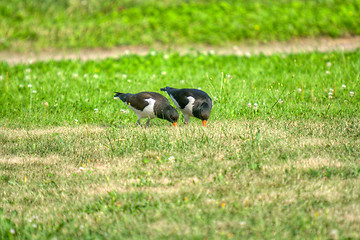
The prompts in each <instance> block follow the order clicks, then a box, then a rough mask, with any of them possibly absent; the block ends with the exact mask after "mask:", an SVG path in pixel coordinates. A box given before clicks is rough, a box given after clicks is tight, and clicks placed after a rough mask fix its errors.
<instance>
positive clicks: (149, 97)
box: [114, 92, 179, 126]
mask: <svg viewBox="0 0 360 240" xmlns="http://www.w3.org/2000/svg"><path fill="white" fill-rule="evenodd" d="M115 93H116V95H115V96H114V97H118V98H120V99H121V101H123V102H124V103H125V104H126V105H128V106H129V107H130V109H131V110H133V111H134V112H135V113H136V115H137V116H138V121H137V123H138V124H139V125H140V120H141V119H142V118H148V121H147V122H146V125H147V126H148V125H149V123H150V120H151V119H153V118H155V117H157V118H160V119H165V120H167V121H169V122H171V123H172V124H173V125H174V126H176V125H177V121H178V119H179V114H178V112H177V111H176V109H175V108H174V107H172V106H171V105H170V102H169V100H168V99H167V98H166V97H164V96H163V95H161V94H159V93H156V92H140V93H136V94H131V93H119V92H115Z"/></svg>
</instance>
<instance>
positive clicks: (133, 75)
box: [0, 51, 360, 239]
mask: <svg viewBox="0 0 360 240" xmlns="http://www.w3.org/2000/svg"><path fill="white" fill-rule="evenodd" d="M359 54H360V53H359V52H358V51H357V52H352V53H341V52H333V53H309V54H294V55H274V56H268V57H266V56H262V55H260V56H252V57H235V56H217V55H202V54H199V53H196V52H194V53H191V54H189V55H186V56H179V55H178V54H170V55H166V54H163V53H158V52H153V53H150V54H149V55H147V56H143V57H140V56H134V55H129V56H124V57H121V58H119V59H107V60H103V61H88V62H80V61H60V62H54V61H49V62H38V63H34V64H29V65H22V64H20V65H14V66H10V65H8V64H7V63H1V64H0V75H1V77H0V90H1V92H2V94H1V95H0V102H1V108H0V115H1V119H0V144H1V146H2V147H1V148H0V189H1V190H0V199H1V201H0V221H1V222H0V238H1V239H49V238H61V239H62V238H88V239H115V238H116V239H118V238H141V239H165V238H166V239H168V238H171V239H184V238H190V239H204V238H208V239H230V238H234V239H239V238H244V239H245V238H246V239H255V238H256V239H257V238H270V239H274V238H276V239H284V238H294V239H309V238H317V239H329V238H330V239H331V238H332V239H337V238H340V239H344V238H349V239H350V238H360V235H359V232H360V229H359V226H360V218H359V216H360V212H359V209H360V189H359V178H360V164H359V154H360V148H359V146H360V142H359V139H360V138H359V132H360V129H359V127H360V124H359V123H360V116H359V111H358V109H359V95H358V89H359V82H360V81H359V72H358V66H359V64H360V63H359V61H360V60H359V59H360V56H359ZM29 84H31V88H29V87H28V85H29ZM166 85H169V86H174V87H194V88H198V87H201V88H202V89H203V90H205V91H206V92H208V93H209V94H210V96H211V97H212V98H213V99H214V109H213V112H212V116H211V118H210V120H209V122H208V127H206V128H203V127H201V122H200V120H195V119H193V120H192V121H191V122H190V125H189V126H183V125H182V124H180V126H179V127H178V128H174V127H172V125H171V124H170V123H168V122H166V121H163V120H159V119H157V120H153V121H152V124H151V126H150V127H148V128H143V127H138V126H136V124H135V122H136V116H135V114H133V113H132V112H130V113H128V114H127V113H122V114H121V111H120V109H121V108H124V109H126V106H125V105H124V104H123V103H121V102H119V101H115V100H114V99H113V92H114V91H124V92H138V91H142V90H150V91H159V88H160V87H164V86H166ZM343 85H344V86H343ZM34 90H35V91H36V93H33V91H34ZM350 92H352V93H351V94H350ZM329 93H331V94H329ZM329 96H331V98H330V97H329ZM280 98H281V101H279V99H280ZM45 103H47V104H45ZM248 103H251V108H249V107H248ZM254 103H257V104H258V107H257V109H254ZM95 108H97V109H98V110H97V111H95ZM75 119H76V120H77V121H75Z"/></svg>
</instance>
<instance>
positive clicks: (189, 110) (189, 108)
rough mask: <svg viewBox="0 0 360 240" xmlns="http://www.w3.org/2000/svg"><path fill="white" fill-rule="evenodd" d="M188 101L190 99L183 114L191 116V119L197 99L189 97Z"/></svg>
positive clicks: (182, 110)
mask: <svg viewBox="0 0 360 240" xmlns="http://www.w3.org/2000/svg"><path fill="white" fill-rule="evenodd" d="M187 99H189V103H188V104H187V105H186V106H185V107H184V109H181V112H182V113H183V114H184V115H189V116H191V117H193V113H192V111H193V107H194V102H195V98H193V97H191V96H189V97H187Z"/></svg>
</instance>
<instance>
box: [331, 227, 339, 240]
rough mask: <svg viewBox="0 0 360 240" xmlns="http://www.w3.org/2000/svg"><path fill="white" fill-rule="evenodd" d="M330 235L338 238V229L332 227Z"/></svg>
mask: <svg viewBox="0 0 360 240" xmlns="http://www.w3.org/2000/svg"><path fill="white" fill-rule="evenodd" d="M330 235H331V237H332V239H339V231H338V230H337V229H332V230H331V232H330Z"/></svg>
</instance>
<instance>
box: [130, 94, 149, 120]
mask: <svg viewBox="0 0 360 240" xmlns="http://www.w3.org/2000/svg"><path fill="white" fill-rule="evenodd" d="M145 101H147V102H148V103H149V105H147V106H146V107H145V108H144V109H143V110H142V111H140V110H138V109H135V108H133V107H132V106H131V105H128V106H129V107H130V109H131V110H133V111H134V112H135V113H136V115H137V116H138V118H139V119H141V118H151V119H153V118H155V114H154V105H155V99H152V98H147V99H145Z"/></svg>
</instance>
